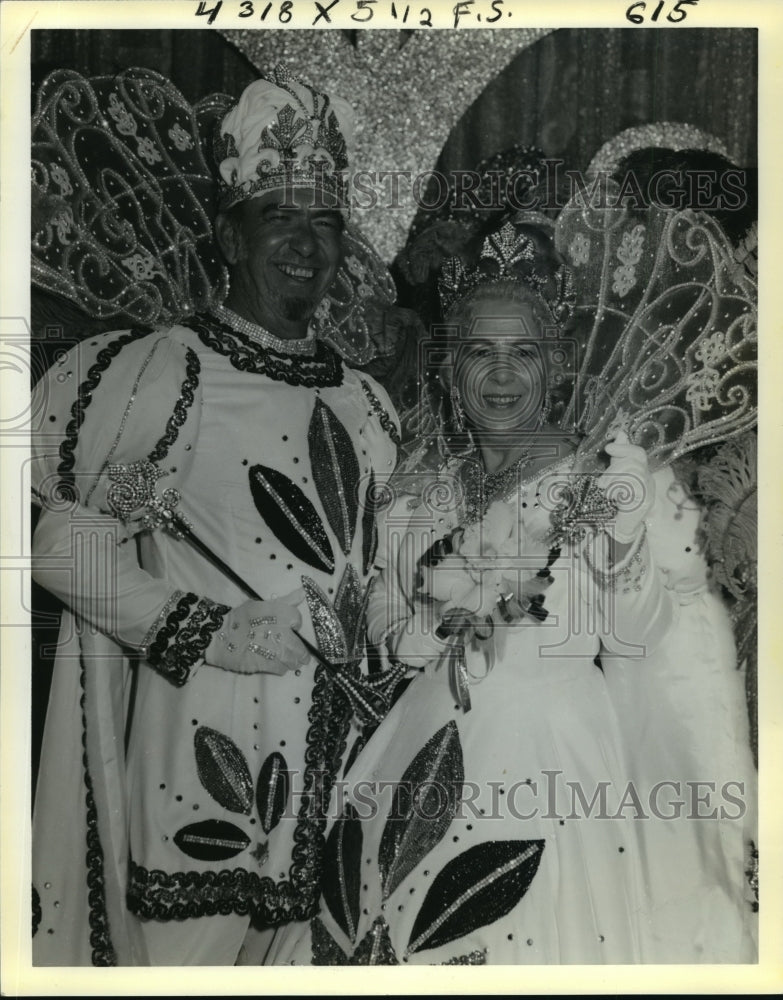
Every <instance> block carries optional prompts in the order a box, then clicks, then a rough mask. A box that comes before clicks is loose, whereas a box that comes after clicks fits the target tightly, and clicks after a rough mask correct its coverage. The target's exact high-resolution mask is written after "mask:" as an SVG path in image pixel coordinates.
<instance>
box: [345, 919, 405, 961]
mask: <svg viewBox="0 0 783 1000" xmlns="http://www.w3.org/2000/svg"><path fill="white" fill-rule="evenodd" d="M348 964H349V965H399V964H400V963H399V960H398V958H397V955H396V953H395V951H394V945H393V944H392V943H391V938H390V937H389V925H388V924H387V923H386V920H385V919H384V918H383V917H376V919H375V920H374V921H373V925H372V927H371V928H370V929H369V930H368V931H367V933H366V934H365V935H364V937H363V938H362V940H361V942H360V944H359V946H358V947H357V949H356V951H355V952H354V953H353V955H351V958H350V961H349V963H348Z"/></svg>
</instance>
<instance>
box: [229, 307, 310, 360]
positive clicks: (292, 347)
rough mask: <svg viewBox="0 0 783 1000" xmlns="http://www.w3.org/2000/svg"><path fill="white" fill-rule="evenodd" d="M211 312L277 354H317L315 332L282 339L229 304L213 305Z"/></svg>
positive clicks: (235, 329) (232, 327) (237, 331)
mask: <svg viewBox="0 0 783 1000" xmlns="http://www.w3.org/2000/svg"><path fill="white" fill-rule="evenodd" d="M211 312H212V315H213V316H214V317H215V318H216V319H217V320H219V321H220V322H221V323H224V324H225V325H226V326H230V327H231V329H232V330H234V331H235V332H236V333H243V334H244V335H245V336H246V337H248V338H249V339H250V340H253V341H255V342H256V343H257V344H260V345H261V346H262V347H265V348H267V350H270V351H275V352H276V353H277V354H306V355H308V356H309V357H312V356H313V355H314V354H315V334H314V333H312V332H308V334H307V336H306V337H301V338H299V339H298V340H282V339H281V338H280V337H275V335H274V334H272V333H270V332H269V330H267V329H265V328H264V327H263V326H259V325H258V324H257V323H251V322H250V320H247V319H245V318H244V316H240V315H239V313H235V312H234V310H233V309H229V308H228V306H224V305H216V306H213V307H212V310H211Z"/></svg>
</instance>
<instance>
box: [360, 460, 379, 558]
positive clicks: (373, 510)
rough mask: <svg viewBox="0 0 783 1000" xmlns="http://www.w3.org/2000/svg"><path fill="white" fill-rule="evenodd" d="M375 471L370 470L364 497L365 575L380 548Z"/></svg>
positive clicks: (363, 546) (363, 543) (363, 550)
mask: <svg viewBox="0 0 783 1000" xmlns="http://www.w3.org/2000/svg"><path fill="white" fill-rule="evenodd" d="M377 506H378V505H377V495H376V486H375V473H374V472H370V481H369V482H368V483H367V492H366V494H365V497H364V513H363V514H362V568H363V569H364V573H365V575H367V573H369V572H370V569H371V567H372V564H373V562H374V561H375V553H376V552H377V550H378V519H377V513H378V510H377Z"/></svg>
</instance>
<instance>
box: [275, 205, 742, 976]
mask: <svg viewBox="0 0 783 1000" xmlns="http://www.w3.org/2000/svg"><path fill="white" fill-rule="evenodd" d="M557 226H558V228H557V231H556V233H553V231H552V230H553V227H552V225H551V223H547V221H546V220H544V219H542V218H538V219H535V220H533V224H531V220H530V217H529V216H527V217H526V216H525V215H519V216H516V217H512V218H506V219H504V220H503V221H502V223H500V224H498V223H497V222H496V223H494V224H492V225H491V226H490V227H485V228H484V230H483V231H481V232H479V233H478V234H476V233H475V232H474V233H473V234H472V236H471V237H470V238H469V239H466V241H464V242H463V245H462V246H461V247H460V248H459V251H458V252H457V253H455V254H454V255H453V256H450V257H449V256H447V255H446V256H445V259H441V261H440V274H439V292H440V298H441V303H442V307H443V316H444V322H445V333H444V334H443V335H442V336H441V337H440V338H438V337H437V336H434V337H433V341H432V351H431V353H430V355H429V357H428V358H426V359H425V364H428V365H429V366H430V370H431V373H432V372H433V371H434V372H435V373H436V381H437V382H438V383H439V385H440V392H439V393H436V394H437V395H439V400H440V406H439V413H438V417H439V420H438V421H437V428H436V430H435V432H434V433H429V434H426V433H425V434H423V435H421V436H420V438H419V439H418V441H417V442H416V445H415V447H414V448H413V449H412V451H411V453H410V454H409V456H408V459H407V460H406V461H405V462H404V463H403V465H402V466H401V468H400V469H399V470H398V475H397V486H398V489H397V491H396V493H395V494H394V495H393V496H392V497H390V498H389V506H388V509H387V514H386V530H385V543H386V551H385V553H384V554H383V555H382V556H381V564H382V572H381V575H380V577H379V578H378V580H377V582H376V586H375V589H374V591H373V595H372V597H371V600H370V607H369V613H368V638H369V639H370V641H371V642H374V643H377V644H379V645H381V646H382V647H383V648H384V649H386V650H388V652H389V656H390V659H391V660H392V662H394V661H398V662H402V663H404V664H407V665H408V666H409V667H410V671H409V675H410V676H411V677H412V678H413V679H412V680H411V681H410V683H409V684H408V686H407V688H406V689H405V690H404V691H403V693H402V695H401V696H400V697H399V699H398V700H397V702H396V704H395V705H394V707H393V709H392V710H391V712H390V714H389V715H388V716H387V718H386V719H385V720H384V722H383V723H382V724H381V726H380V727H379V728H378V729H377V730H376V731H375V732H374V734H373V735H372V736H371V738H370V739H369V741H368V742H367V743H366V745H364V747H363V748H362V749H361V750H360V752H359V753H358V755H352V756H353V758H354V759H353V761H352V762H351V763H349V765H348V767H347V769H346V774H345V775H344V778H345V785H344V795H343V801H342V806H341V807H340V806H339V804H338V806H337V807H336V808H337V812H338V815H337V816H336V819H335V821H334V824H333V826H332V829H331V833H330V835H329V838H328V841H327V855H328V859H329V860H328V863H327V865H326V869H325V870H326V878H325V881H324V884H323V889H322V899H321V905H320V912H319V913H318V915H317V916H316V917H314V919H313V920H312V921H311V922H310V923H309V924H304V925H303V924H299V925H292V926H290V927H289V928H286V929H285V930H284V931H282V932H281V933H280V934H279V936H278V939H277V940H276V943H275V946H274V947H273V952H272V954H271V955H270V957H269V959H268V960H269V961H271V962H273V963H278V964H308V963H312V964H332V965H345V964H350V965H361V964H398V963H410V964H415V963H421V964H483V963H492V964H522V963H530V964H565V963H585V964H594V963H633V962H696V961H701V962H742V961H753V960H754V958H755V944H754V927H753V923H754V920H755V916H754V914H753V912H752V907H751V905H750V902H749V901H748V900H747V899H746V898H745V892H744V853H743V852H744V849H745V846H746V844H747V841H748V837H749V831H750V830H752V819H753V809H752V804H751V803H752V790H753V782H752V763H749V762H750V753H749V745H748V739H747V724H746V720H745V719H744V718H743V717H741V716H740V713H739V712H738V711H737V709H738V706H740V705H741V704H742V701H743V699H742V691H741V686H738V685H739V678H738V676H737V675H736V671H734V670H733V668H734V665H735V663H734V656H733V642H732V637H731V628H730V625H729V621H728V617H727V615H726V613H725V610H724V609H723V608H722V606H721V605H720V603H719V602H718V600H717V598H716V597H715V596H714V595H713V594H711V593H709V591H708V586H707V564H706V561H705V559H704V556H703V554H702V553H700V551H699V549H698V546H697V542H696V540H695V533H696V530H697V527H698V519H699V513H698V508H697V506H696V505H695V504H692V503H688V502H687V498H686V497H685V494H684V491H683V489H682V487H681V486H679V485H678V484H677V483H676V481H675V476H674V473H673V472H672V469H671V467H670V464H671V462H672V461H673V460H674V459H675V458H677V457H678V456H679V455H681V454H683V453H685V452H687V451H688V450H690V449H692V448H694V447H696V446H697V445H699V444H700V443H703V442H704V441H707V440H715V438H716V436H717V434H716V431H715V425H714V423H713V421H715V420H716V419H718V418H719V417H721V418H722V419H723V426H724V431H725V433H727V434H728V433H729V430H733V432H734V433H737V431H741V430H743V429H744V427H747V426H748V425H749V424H748V421H749V420H750V419H752V416H753V415H755V410H754V409H753V407H752V405H751V404H750V403H749V400H748V399H747V394H746V395H745V397H744V398H743V397H742V393H739V394H738V392H737V391H736V384H737V383H739V382H741V381H742V377H743V376H744V377H745V378H747V370H748V369H749V368H750V367H752V363H751V361H750V359H751V358H752V355H753V346H754V336H755V334H754V332H753V327H752V322H753V317H754V315H755V313H754V308H755V307H754V299H753V290H754V289H753V287H752V284H748V282H747V281H746V280H745V278H743V277H740V276H738V275H737V274H736V272H735V271H734V270H733V269H732V268H733V265H734V263H735V262H734V261H733V259H732V257H731V253H730V250H729V249H727V245H726V241H725V239H724V238H722V234H721V233H720V231H719V229H718V227H717V226H714V225H712V224H711V223H710V221H709V220H705V219H703V218H701V217H695V216H693V215H692V213H688V212H685V213H680V212H665V211H653V210H651V212H650V217H649V219H648V221H647V227H645V226H641V228H640V227H639V225H638V223H637V224H636V226H634V222H633V220H629V218H628V216H627V215H626V214H625V213H624V212H622V211H618V212H616V213H606V212H604V213H603V214H600V213H593V212H592V211H591V210H590V209H589V207H584V206H583V205H581V204H579V203H574V204H572V205H570V206H569V207H568V209H566V210H565V211H564V212H563V213H562V215H561V217H560V219H559V220H558V224H557ZM626 234H629V235H626ZM553 236H555V237H556V239H557V244H558V246H559V247H560V248H561V249H562V256H561V255H560V254H558V253H557V252H556V251H555V249H554V246H553ZM453 238H454V234H453V232H452V233H451V234H450V236H449V239H451V240H452V246H453ZM634 240H635V243H633V241H634ZM623 241H625V242H623ZM430 243H431V244H434V245H440V246H443V245H444V241H441V242H440V243H439V241H438V240H437V239H436V240H434V241H432V240H431V241H430ZM626 244H632V245H631V246H630V249H631V254H630V256H629V254H628V253H625V248H626ZM648 246H649V247H650V248H652V249H650V250H648ZM618 247H620V248H621V249H622V250H623V254H622V255H621V254H616V251H617V249H618ZM662 248H663V252H662ZM637 251H638V252H637ZM656 251H657V252H656ZM613 255H616V256H617V259H616V260H614V261H613V264H614V269H615V272H616V273H615V280H614V284H613V285H609V284H608V283H607V281H606V280H605V278H600V280H598V282H596V281H595V280H594V279H593V280H592V285H591V279H590V277H589V274H588V268H587V267H586V265H587V264H588V262H590V269H589V270H590V271H591V272H592V274H593V275H595V274H596V273H597V274H598V275H599V276H600V275H604V276H605V275H606V274H607V273H610V274H611V272H608V270H607V266H606V265H607V264H609V263H610V262H611V261H612V257H613ZM441 256H442V257H443V255H441ZM564 257H568V258H569V259H570V263H571V264H572V265H573V272H575V273H573V272H572V269H571V268H569V267H568V266H566V264H565V262H564ZM580 267H581V272H580ZM621 272H622V273H621ZM572 279H573V281H574V284H575V285H576V287H577V288H578V289H579V290H580V292H582V293H583V294H584V292H585V289H588V288H590V287H593V288H595V287H599V289H600V293H599V299H600V301H594V302H587V303H586V304H585V307H584V309H583V310H582V312H581V314H580V310H579V307H577V309H576V310H574V296H573V285H572ZM637 284H638V285H639V288H638V289H637V290H636V291H635V292H634V294H633V295H631V296H630V298H629V299H628V300H627V301H626V302H625V303H623V304H622V309H619V308H617V307H615V308H612V305H613V304H612V302H611V298H612V295H614V298H615V300H617V299H618V298H623V297H624V296H625V295H627V294H628V292H629V291H630V290H631V287H633V286H634V285H637ZM629 286H630V287H629ZM601 296H602V298H601ZM673 307H676V310H677V311H676V313H675V315H676V316H677V320H676V321H674V322H672V321H671V311H672V308H673ZM718 308H720V309H721V310H724V309H725V312H723V313H719V312H718ZM621 315H622V317H623V328H622V332H621V334H620V335H619V336H618V334H617V333H615V335H614V339H613V340H612V341H611V344H612V346H613V347H614V351H611V350H610V351H608V352H607V351H606V350H605V346H606V343H607V339H606V337H605V333H606V328H607V325H608V324H609V323H610V321H611V322H618V320H619V317H620V316H621ZM663 315H666V317H667V320H668V325H665V324H664V323H663V322H662V317H663ZM718 317H720V325H721V329H722V330H723V333H724V338H723V339H722V340H721V343H725V345H726V347H727V350H726V351H725V352H724V354H723V355H722V356H720V355H719V354H718V355H716V353H715V352H713V354H712V355H710V354H709V344H710V343H712V342H714V339H715V327H716V325H717V324H718V322H719V319H718ZM580 318H581V320H582V321H583V322H580ZM584 320H587V322H586V323H585V322H584ZM588 327H589V329H588ZM662 329H664V330H665V333H666V336H661V331H662ZM575 331H581V332H580V333H579V337H578V338H576V337H575V336H573V335H572V334H574V332H575ZM602 334H603V335H604V337H603V339H602ZM711 337H712V341H711V340H710V338H711ZM576 339H578V340H579V341H580V342H581V343H580V346H581V348H582V354H583V359H582V360H581V361H580V376H581V377H582V380H581V381H578V383H577V386H576V389H575V391H574V392H573V393H572V394H571V398H570V401H569V402H568V404H567V405H566V406H565V407H563V406H562V405H561V406H560V407H559V409H558V402H560V403H562V400H563V389H564V386H565V385H566V384H567V382H568V377H567V376H568V374H569V369H570V374H571V375H573V368H574V356H573V354H571V355H570V356H569V350H573V348H574V346H575V340H576ZM602 345H603V346H602ZM425 353H426V352H425ZM670 354H671V355H672V356H671V357H669V355H670ZM420 357H424V354H421V355H420ZM434 359H435V360H434ZM700 362H701V363H700ZM711 366H712V367H711ZM672 368H674V369H676V376H675V375H674V374H673V373H672V371H671V370H670V369H672ZM710 368H711V370H712V371H714V372H715V375H714V376H711V375H710V372H709V371H707V369H710ZM708 378H712V379H713V381H712V382H711V383H710V384H711V385H712V387H713V390H714V391H713V393H712V396H711V397H710V398H708V399H705V390H704V385H705V379H708ZM732 385H734V389H732ZM730 411H731V412H730ZM688 414H691V417H692V419H690V420H689V419H687V415H688ZM694 414H695V418H693V417H694ZM419 415H420V413H419ZM726 424H729V425H730V426H729V427H728V428H727V427H726ZM576 427H578V428H579V432H580V433H576V430H575V429H576ZM710 428H712V436H711V437H710ZM631 442H634V443H631ZM602 451H603V452H605V455H606V456H608V459H609V462H608V467H607V465H606V462H605V461H604V462H603V463H601V462H599V460H598V459H599V455H600V453H601V452H602ZM655 469H657V470H658V471H653V470H655ZM683 511H685V514H683ZM685 553H687V555H686V554H685ZM349 760H350V758H349ZM688 782H701V783H702V785H701V791H700V792H698V794H697V795H696V797H698V795H701V797H702V803H701V804H700V803H698V802H696V803H694V801H693V797H694V794H695V793H694V792H693V789H692V787H691V786H690V785H688V784H687V783H688ZM705 782H707V783H710V784H708V788H711V789H712V790H713V801H711V802H710V803H708V804H707V805H706V806H705V805H704V804H703V800H704V795H705V790H704V783H705ZM732 782H734V783H735V784H734V785H732V786H731V789H730V790H728V789H727V786H728V785H731V783H732ZM672 783H674V785H672ZM663 784H665V785H666V787H665V788H663V787H662V786H663ZM737 784H741V786H742V791H739V790H738V788H737ZM674 787H676V795H675V794H673V788H674ZM731 792H733V794H734V800H732V799H731ZM722 793H723V794H724V795H725V798H722V799H721V798H718V799H716V798H715V795H716V794H717V796H718V797H720V795H721V794H722ZM689 795H690V796H691V799H690V800H689V799H688V796H689ZM677 797H679V798H680V799H683V805H682V806H680V807H679V810H678V808H677V806H676V802H675V798H677ZM738 800H739V802H738ZM672 809H673V810H674V812H672ZM713 810H715V814H714V817H713V818H712V819H711V820H710V821H709V823H708V822H707V821H705V820H703V819H695V818H694V812H696V813H702V814H703V813H705V812H712V811H713ZM671 815H675V816H676V821H670V819H669V817H670V816H671Z"/></svg>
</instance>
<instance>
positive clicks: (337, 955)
mask: <svg viewBox="0 0 783 1000" xmlns="http://www.w3.org/2000/svg"><path fill="white" fill-rule="evenodd" d="M310 946H311V949H312V953H313V957H312V959H311V962H310V964H311V965H347V964H348V956H347V955H346V954H345V952H344V951H343V950H342V948H341V947H340V945H339V944H338V943H337V942H336V941H335V939H334V938H333V937H332V935H331V934H330V933H329V931H328V930H327V929H326V928H325V927H324V925H323V921H322V920H321V918H320V917H313V919H312V920H311V921H310Z"/></svg>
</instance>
